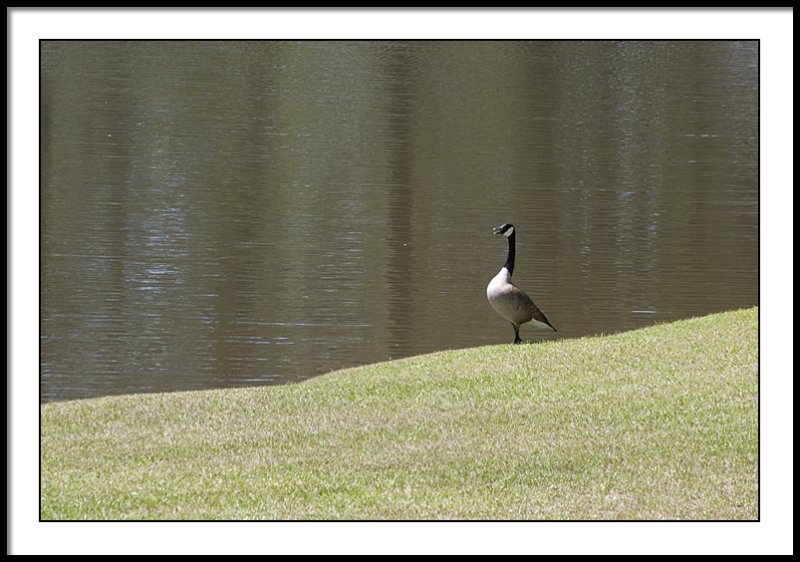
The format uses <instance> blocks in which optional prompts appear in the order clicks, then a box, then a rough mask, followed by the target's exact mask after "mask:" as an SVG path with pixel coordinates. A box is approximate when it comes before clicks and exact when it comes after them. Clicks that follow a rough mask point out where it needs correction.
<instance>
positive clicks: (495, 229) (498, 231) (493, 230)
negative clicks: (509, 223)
mask: <svg viewBox="0 0 800 562" xmlns="http://www.w3.org/2000/svg"><path fill="white" fill-rule="evenodd" d="M492 234H502V232H501V231H500V227H499V226H495V227H494V228H493V229H492Z"/></svg>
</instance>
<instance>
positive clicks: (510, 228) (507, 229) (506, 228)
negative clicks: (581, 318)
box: [494, 223, 514, 238]
mask: <svg viewBox="0 0 800 562" xmlns="http://www.w3.org/2000/svg"><path fill="white" fill-rule="evenodd" d="M494 234H502V235H503V236H505V237H506V238H508V237H509V236H511V235H512V234H514V225H513V224H508V223H506V224H503V225H501V226H496V227H495V228H494Z"/></svg>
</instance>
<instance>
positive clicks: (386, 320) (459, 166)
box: [40, 41, 758, 401]
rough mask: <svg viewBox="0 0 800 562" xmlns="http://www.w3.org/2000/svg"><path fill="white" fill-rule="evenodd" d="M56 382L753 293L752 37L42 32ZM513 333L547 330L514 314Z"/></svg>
mask: <svg viewBox="0 0 800 562" xmlns="http://www.w3.org/2000/svg"><path fill="white" fill-rule="evenodd" d="M40 195H41V211H40V219H41V227H40V231H41V241H40V247H41V299H40V302H41V313H40V318H41V373H40V381H41V399H42V400H43V401H49V400H63V399H74V398H83V397H91V396H99V395H109V394H120V393H133V392H156V391H172V390H186V389H199V388H213V387H231V386H241V385H263V384H272V383H285V382H291V381H298V380H302V379H305V378H308V377H312V376H316V375H320V374H323V373H326V372H329V371H331V370H333V369H338V368H341V367H347V366H355V365H360V364H364V363H370V362H376V361H383V360H387V359H393V358H398V357H404V356H409V355H415V354H420V353H426V352H431V351H435V350H443V349H452V348H460V347H470V346H480V345H487V344H498V343H508V342H510V341H512V340H513V330H512V329H511V326H510V325H509V324H507V323H506V322H505V321H503V320H502V319H501V318H500V317H499V316H497V315H496V314H495V312H494V311H493V310H492V308H491V307H490V305H489V304H488V302H487V301H486V297H485V288H486V284H487V283H488V282H489V280H490V279H491V278H492V277H493V276H494V275H495V274H496V273H497V271H498V270H499V268H500V267H501V266H502V264H503V262H504V261H505V254H506V245H505V240H504V239H502V238H501V237H494V236H492V227H494V226H497V225H499V224H502V223H505V222H512V223H514V224H515V225H516V229H517V264H516V270H515V272H514V280H515V283H517V284H518V285H519V286H520V287H521V288H523V289H525V290H526V291H527V292H528V293H529V294H530V295H531V296H532V297H533V299H534V300H535V301H536V303H537V304H538V305H539V307H540V308H541V309H542V310H543V311H544V312H545V313H546V314H547V317H548V318H549V319H550V321H551V322H552V323H553V324H554V325H555V326H556V327H557V328H558V332H557V333H556V334H553V335H548V336H546V337H547V338H550V339H552V338H574V337H580V336H585V335H589V334H599V333H611V332H619V331H623V330H630V329H634V328H639V327H643V326H647V325H650V324H653V323H657V322H666V321H671V320H676V319H680V318H685V317H690V316H696V315H702V314H707V313H711V312H716V311H721V310H728V309H733V308H739V307H745V306H752V305H755V304H757V302H758V43H757V42H754V41H705V42H692V41H679V42H603V41H589V42H578V41H564V42H559V41H533V42H517V41H498V42H491V41H488V42H487V41H481V42H470V41H456V42H452V41H441V42H440V41H423V42H402V41H400V42H380V41H375V42H373V41H352V42H348V41H299V42H274V41H266V42H246V41H230V42H226V41H206V42H203V41H200V42H193V41H152V42H124V41H111V42H105V41H88V42H80V41H45V42H43V43H41V188H40ZM522 337H523V338H524V339H534V338H539V335H538V334H537V333H536V332H534V331H532V330H528V331H526V329H525V327H523V328H522Z"/></svg>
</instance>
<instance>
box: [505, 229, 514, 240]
mask: <svg viewBox="0 0 800 562" xmlns="http://www.w3.org/2000/svg"><path fill="white" fill-rule="evenodd" d="M512 234H514V227H513V226H512V227H511V228H509V229H508V230H506V231H505V232H504V233H503V236H505V237H506V238H508V237H509V236H511V235H512Z"/></svg>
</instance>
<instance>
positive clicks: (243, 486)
mask: <svg viewBox="0 0 800 562" xmlns="http://www.w3.org/2000/svg"><path fill="white" fill-rule="evenodd" d="M757 324H758V309H757V308H753V309H749V310H739V311H733V312H727V313H723V314H717V315H712V316H707V317H703V318H694V319H690V320H685V321H680V322H675V323H672V324H662V325H657V326H654V327H651V328H647V329H642V330H637V331H633V332H628V333H623V334H617V335H612V336H603V337H591V338H582V339H574V340H561V341H549V342H545V343H541V344H536V345H522V346H513V345H498V346H490V347H481V348H474V349H463V350H455V351H445V352H441V353H434V354H431V355H424V356H419V357H413V358H409V359H404V360H398V361H390V362H388V363H381V364H376V365H368V366H365V367H360V368H356V369H348V370H344V371H338V372H335V373H330V374H328V375H325V376H322V377H318V378H315V379H311V380H308V381H306V382H303V383H299V384H291V385H285V386H270V387H258V388H247V389H226V390H213V391H200V392H182V393H171V394H150V395H132V396H122V397H109V398H100V399H91V400H79V401H73V402H62V403H51V404H47V405H44V406H42V408H41V416H42V418H41V419H42V440H41V463H42V465H41V492H42V497H41V516H42V518H43V519H184V518H188V519H756V518H758V443H757V442H758V394H757V392H758V391H757V376H758V373H757V370H758V325H757Z"/></svg>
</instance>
